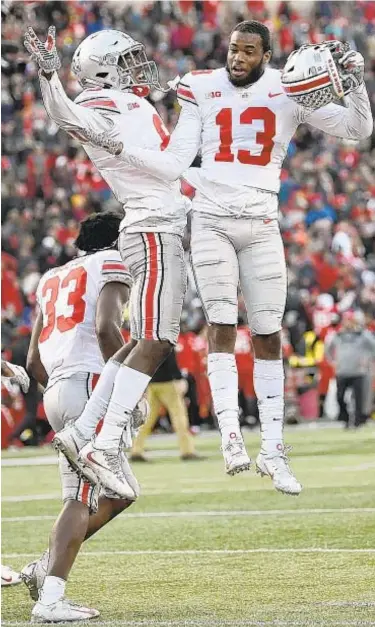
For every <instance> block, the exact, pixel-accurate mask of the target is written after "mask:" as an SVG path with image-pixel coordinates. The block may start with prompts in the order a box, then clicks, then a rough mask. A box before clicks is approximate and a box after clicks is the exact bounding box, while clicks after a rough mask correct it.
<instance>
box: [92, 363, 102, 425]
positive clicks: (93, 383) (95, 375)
mask: <svg viewBox="0 0 375 627" xmlns="http://www.w3.org/2000/svg"><path fill="white" fill-rule="evenodd" d="M99 377H100V374H93V375H92V389H93V390H95V386H96V384H97V383H98V381H99ZM103 420H104V418H101V419H100V420H99V422H98V424H97V425H96V429H95V434H96V435H98V433H100V430H101V428H102V426H103Z"/></svg>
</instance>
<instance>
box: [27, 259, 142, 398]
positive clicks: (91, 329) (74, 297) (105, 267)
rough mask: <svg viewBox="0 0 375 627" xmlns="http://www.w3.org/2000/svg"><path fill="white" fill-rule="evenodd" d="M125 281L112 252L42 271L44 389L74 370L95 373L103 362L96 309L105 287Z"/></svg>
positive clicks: (125, 275) (39, 297)
mask: <svg viewBox="0 0 375 627" xmlns="http://www.w3.org/2000/svg"><path fill="white" fill-rule="evenodd" d="M111 282H117V283H124V284H125V285H128V286H129V287H130V285H131V277H130V274H129V272H128V270H127V269H126V268H125V266H124V264H123V262H122V261H121V257H120V254H119V253H118V252H117V251H115V250H103V251H100V252H97V253H93V254H89V255H84V256H82V257H78V258H77V259H73V260H72V261H69V262H68V263H67V264H65V265H64V266H60V267H59V268H53V269H52V270H48V272H46V274H44V275H43V277H42V278H41V280H40V282H39V285H38V289H37V293H36V297H37V302H38V305H39V307H40V310H41V312H42V316H43V329H42V331H41V334H40V336H39V342H38V346H39V353H40V358H41V361H42V363H43V366H44V368H45V369H46V372H47V374H48V386H50V385H51V384H52V383H54V382H55V381H56V380H57V379H63V378H67V377H69V376H71V375H72V374H73V373H74V372H89V373H93V374H95V373H97V374H99V373H100V372H101V371H102V369H103V367H104V361H103V357H102V354H101V352H100V348H99V344H98V340H97V336H96V332H95V317H96V305H97V301H98V298H99V295H100V292H101V291H102V289H103V287H104V286H105V285H106V284H107V283H111Z"/></svg>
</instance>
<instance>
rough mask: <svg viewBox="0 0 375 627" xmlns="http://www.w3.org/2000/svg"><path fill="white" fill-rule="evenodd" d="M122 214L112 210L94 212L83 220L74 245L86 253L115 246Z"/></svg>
mask: <svg viewBox="0 0 375 627" xmlns="http://www.w3.org/2000/svg"><path fill="white" fill-rule="evenodd" d="M120 222H121V216H119V215H118V214H117V213H114V212H112V211H106V212H104V213H92V214H91V215H90V216H89V217H88V218H86V219H85V220H83V221H82V222H81V226H80V229H79V234H78V237H77V239H76V241H75V242H74V245H75V246H76V247H77V248H78V249H79V250H83V251H85V252H86V253H95V252H97V251H98V250H105V249H107V248H113V247H114V245H115V244H116V242H117V239H118V230H119V226H120Z"/></svg>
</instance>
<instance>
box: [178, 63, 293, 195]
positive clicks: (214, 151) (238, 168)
mask: <svg viewBox="0 0 375 627" xmlns="http://www.w3.org/2000/svg"><path fill="white" fill-rule="evenodd" d="M177 96H178V98H179V101H180V104H181V105H182V106H185V103H187V102H190V103H194V104H197V105H198V107H199V110H200V114H201V118H202V142H201V147H202V148H201V151H202V167H201V171H200V172H199V171H198V170H195V169H191V170H189V172H188V174H187V175H186V178H187V179H188V181H189V182H191V183H192V184H194V183H197V182H199V179H200V180H201V181H202V182H203V180H204V179H206V180H207V181H213V182H215V183H221V184H224V185H229V186H232V187H237V188H238V187H241V186H248V185H249V186H256V187H257V188H260V189H264V190H267V191H271V192H277V191H278V190H279V177H280V169H281V165H282V162H283V160H284V157H285V155H286V151H287V149H288V145H289V142H290V140H291V138H292V136H293V134H294V132H295V130H296V128H297V126H298V121H297V120H296V118H295V115H294V109H295V105H294V104H293V102H292V101H291V100H290V99H288V98H287V97H286V96H285V95H284V92H283V90H282V88H281V81H280V72H279V71H278V70H274V69H271V68H266V69H265V71H264V74H263V76H262V77H261V78H260V79H259V80H258V81H257V82H256V83H255V84H254V85H250V86H248V87H244V88H239V87H234V86H233V85H232V84H231V83H230V81H229V80H228V76H227V72H226V70H225V69H224V68H220V69H218V70H214V71H212V72H209V71H208V72H207V73H200V72H196V73H195V72H193V73H190V74H187V75H186V76H184V78H183V79H182V81H181V82H180V84H179V87H178V91H177ZM198 189H199V187H198Z"/></svg>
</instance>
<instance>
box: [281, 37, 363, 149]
mask: <svg viewBox="0 0 375 627" xmlns="http://www.w3.org/2000/svg"><path fill="white" fill-rule="evenodd" d="M282 83H283V88H284V90H285V92H286V94H287V95H288V96H289V98H291V99H292V100H294V101H295V102H296V103H297V104H298V105H301V106H299V107H298V108H297V109H296V118H297V122H298V123H302V122H306V123H307V124H311V125H312V126H314V127H316V128H318V129H320V130H322V131H324V132H326V133H328V134H329V135H333V136H335V137H342V138H344V139H352V140H356V141H358V140H361V139H366V138H367V137H369V136H370V135H371V133H372V130H373V120H372V113H371V106H370V101H369V98H368V95H367V91H366V86H365V83H364V58H363V56H362V55H361V54H360V53H359V52H356V51H355V50H351V49H350V48H349V45H348V44H342V43H341V42H339V41H332V42H323V43H322V44H321V45H319V46H313V45H305V46H302V47H301V48H300V49H299V50H296V51H294V52H293V53H292V54H291V55H290V56H289V58H288V60H287V62H286V65H285V67H284V70H283V73H282ZM344 97H345V105H346V106H345V107H343V106H340V105H338V104H335V103H334V102H333V101H334V100H335V99H341V100H342V99H343V98H344Z"/></svg>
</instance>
